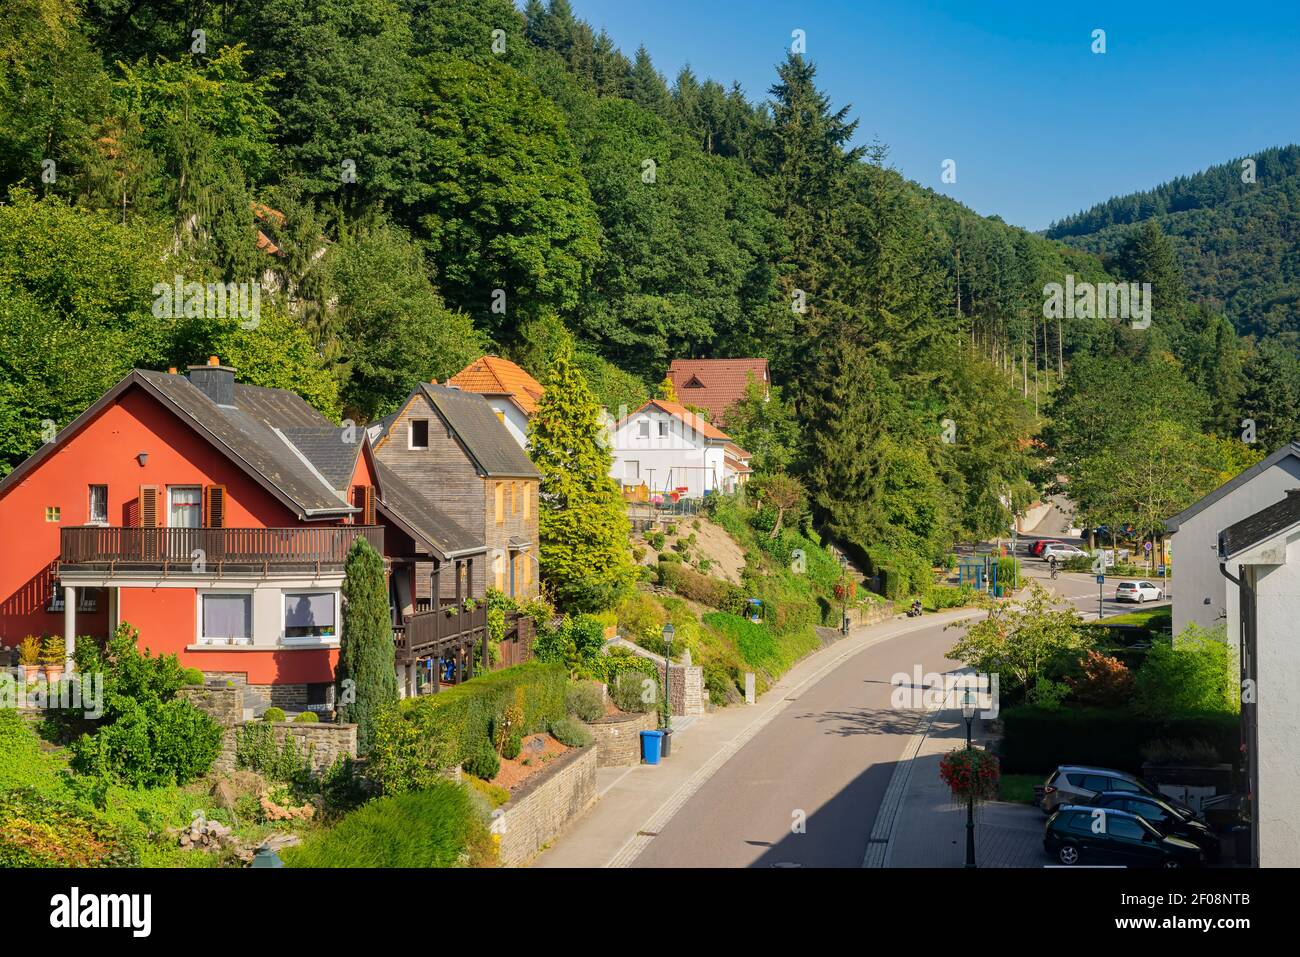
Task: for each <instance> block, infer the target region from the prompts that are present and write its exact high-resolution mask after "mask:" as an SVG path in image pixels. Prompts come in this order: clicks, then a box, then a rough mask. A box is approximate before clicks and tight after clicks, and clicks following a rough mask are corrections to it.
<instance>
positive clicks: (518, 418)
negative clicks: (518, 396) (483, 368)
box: [483, 395, 528, 449]
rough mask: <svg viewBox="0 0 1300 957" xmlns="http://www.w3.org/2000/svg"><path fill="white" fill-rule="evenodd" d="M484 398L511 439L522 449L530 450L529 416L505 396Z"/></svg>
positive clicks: (486, 396)
mask: <svg viewBox="0 0 1300 957" xmlns="http://www.w3.org/2000/svg"><path fill="white" fill-rule="evenodd" d="M483 398H485V399H487V402H488V405H490V406H492V411H493V412H495V413H496V414H497V418H499V419H500V420H501V422H502V424H503V425H505V427H506V431H507V432H509V433H510V437H511V438H512V439H514V440H515V441H516V442H518V443H519V447H520V448H521V449H526V448H528V416H526V415H524V413H523V411H522V410H521V409H520V408H519V406H517V405H515V404H514V402H512V401H511V400H510V399H508V398H506V397H505V396H503V395H485V396H484V397H483Z"/></svg>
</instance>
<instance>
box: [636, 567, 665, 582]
mask: <svg viewBox="0 0 1300 957" xmlns="http://www.w3.org/2000/svg"><path fill="white" fill-rule="evenodd" d="M636 576H637V581H642V582H657V581H659V573H658V572H657V571H655V570H654V569H653V568H651V567H650V566H649V565H642V566H641V568H640V570H639V571H638V572H637V573H636Z"/></svg>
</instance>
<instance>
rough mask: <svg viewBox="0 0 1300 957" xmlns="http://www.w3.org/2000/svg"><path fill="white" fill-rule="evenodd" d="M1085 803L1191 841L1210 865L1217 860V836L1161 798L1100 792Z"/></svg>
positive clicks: (1124, 792) (1129, 793)
mask: <svg viewBox="0 0 1300 957" xmlns="http://www.w3.org/2000/svg"><path fill="white" fill-rule="evenodd" d="M1088 803H1089V804H1090V805H1092V806H1093V807H1104V808H1110V809H1112V810H1116V811H1128V812H1129V813H1130V814H1136V815H1137V816H1138V817H1140V818H1142V819H1143V820H1144V821H1146V822H1147V823H1148V824H1150V825H1151V826H1152V827H1154V828H1155V829H1156V830H1157V831H1159V832H1160V833H1161V834H1163V835H1165V836H1166V837H1181V838H1182V839H1183V840H1184V841H1191V842H1192V843H1193V844H1195V845H1196V846H1197V847H1199V848H1200V849H1201V850H1202V851H1204V852H1205V859H1206V860H1207V861H1209V862H1210V863H1211V864H1213V863H1214V862H1216V861H1217V860H1218V859H1219V838H1218V836H1217V835H1215V833H1214V832H1213V831H1211V830H1210V829H1209V827H1207V826H1206V825H1205V823H1204V822H1203V821H1198V820H1197V819H1196V818H1195V817H1194V816H1192V815H1191V814H1190V813H1189V812H1187V811H1185V810H1181V809H1179V808H1177V807H1175V806H1174V805H1173V804H1171V803H1170V802H1169V801H1166V800H1164V799H1162V798H1158V797H1152V796H1151V795H1149V794H1134V793H1132V792H1131V791H1103V792H1102V793H1100V794H1097V795H1094V796H1093V798H1092V800H1091V801H1089V802H1088Z"/></svg>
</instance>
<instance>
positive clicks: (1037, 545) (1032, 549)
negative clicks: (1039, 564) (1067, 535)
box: [1029, 538, 1065, 558]
mask: <svg viewBox="0 0 1300 957" xmlns="http://www.w3.org/2000/svg"><path fill="white" fill-rule="evenodd" d="M1064 544H1065V543H1064V542H1058V541H1057V540H1056V539H1054V538H1040V539H1039V540H1038V541H1036V542H1034V544H1032V545H1030V546H1029V554H1030V555H1033V556H1034V557H1035V558H1037V557H1038V556H1040V555H1042V554H1043V549H1044V548H1046V547H1047V546H1048V545H1064Z"/></svg>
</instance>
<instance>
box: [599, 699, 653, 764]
mask: <svg viewBox="0 0 1300 957" xmlns="http://www.w3.org/2000/svg"><path fill="white" fill-rule="evenodd" d="M658 726H659V716H658V715H657V714H655V713H654V712H653V711H647V712H646V713H645V714H625V715H611V716H608V717H605V718H602V719H601V720H599V721H596V722H594V723H592V724H589V725H587V730H588V731H590V732H591V733H592V735H593V736H594V737H595V738H596V764H597V765H598V766H600V767H602V768H618V767H624V766H626V765H629V764H640V763H641V732H642V731H653V730H654V729H655V728H657V727H658Z"/></svg>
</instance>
